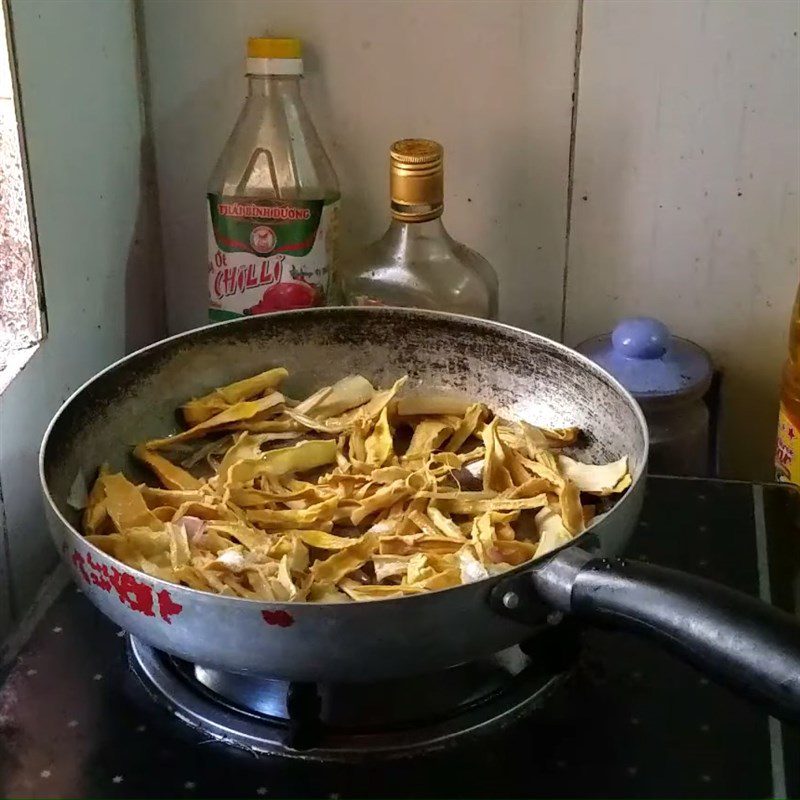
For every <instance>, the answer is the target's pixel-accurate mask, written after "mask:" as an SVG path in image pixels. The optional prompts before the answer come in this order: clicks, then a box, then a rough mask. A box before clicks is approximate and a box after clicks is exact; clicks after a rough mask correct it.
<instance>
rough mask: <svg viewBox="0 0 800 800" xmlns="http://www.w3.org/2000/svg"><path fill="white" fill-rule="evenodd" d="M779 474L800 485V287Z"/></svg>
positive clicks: (784, 385)
mask: <svg viewBox="0 0 800 800" xmlns="http://www.w3.org/2000/svg"><path fill="white" fill-rule="evenodd" d="M775 472H776V477H777V479H778V480H779V481H786V482H788V483H795V484H798V485H800V288H798V290H797V297H796V298H795V301H794V309H793V310H792V321H791V323H790V325H789V358H788V359H787V360H786V364H785V365H784V367H783V380H782V382H781V406H780V413H779V416H778V446H777V448H776V450H775Z"/></svg>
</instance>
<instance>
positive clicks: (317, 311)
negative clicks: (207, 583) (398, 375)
mask: <svg viewBox="0 0 800 800" xmlns="http://www.w3.org/2000/svg"><path fill="white" fill-rule="evenodd" d="M345 308H346V310H347V312H348V313H355V314H365V315H366V314H376V315H386V314H393V313H397V312H402V314H403V316H409V315H410V316H414V315H417V316H425V317H434V318H437V319H443V320H453V321H454V322H458V321H467V322H473V323H474V322H478V323H480V324H481V325H488V326H490V327H494V328H499V329H502V330H505V331H509V332H511V333H514V334H516V335H518V336H520V335H521V336H522V337H525V338H530V337H533V338H534V339H538V340H539V341H541V342H543V343H545V344H547V345H548V346H554V347H555V348H556V349H557V350H561V351H564V352H565V354H568V355H569V356H570V357H571V358H574V359H576V360H577V361H578V362H580V363H581V365H582V366H583V367H584V368H585V369H586V370H587V371H589V372H591V373H592V374H593V375H594V376H595V377H596V378H600V379H601V380H603V381H605V382H606V383H607V384H609V385H610V386H611V387H612V388H613V389H615V390H616V391H617V392H618V393H619V394H620V395H621V396H622V397H623V398H624V399H625V400H626V401H627V402H628V405H629V407H630V408H631V409H632V410H633V411H634V414H635V415H636V417H637V420H638V422H639V427H640V432H641V433H642V435H643V438H644V447H643V457H642V458H641V459H640V461H639V463H638V464H637V465H636V469H635V471H634V475H633V481H632V482H631V485H630V487H629V488H628V490H627V491H626V492H625V494H624V495H623V496H622V497H621V498H620V499H619V500H618V501H617V502H616V503H615V504H614V506H613V507H612V508H611V509H610V510H609V511H608V512H606V513H605V514H604V515H603V516H602V518H601V519H600V520H598V521H597V522H596V523H595V522H593V523H591V524H590V525H589V527H588V528H587V529H586V530H585V531H583V533H581V534H580V535H579V536H577V537H576V538H574V539H572V540H571V541H569V542H567V543H566V544H564V545H561V547H558V548H557V549H555V550H551V551H549V552H548V553H546V554H545V555H543V556H540V557H539V558H537V559H531V560H530V561H525V562H523V563H522V564H519V565H518V566H516V567H513V568H512V569H510V570H507V571H506V572H502V573H500V574H499V575H490V576H489V577H486V578H481V579H480V580H479V581H475V582H474V583H471V584H461V585H459V586H450V587H448V588H446V589H437V590H435V591H433V592H426V593H421V594H417V595H409V596H406V597H387V598H379V599H377V600H370V601H369V602H354V603H302V604H298V603H276V602H270V601H268V600H257V599H254V598H249V597H224V596H222V595H218V594H216V593H214V592H205V591H202V590H200V589H193V588H191V587H189V586H182V585H181V586H180V588H181V590H182V591H187V592H192V593H194V594H197V595H200V596H202V597H203V598H209V597H213V598H215V599H216V600H218V601H220V602H226V603H228V602H232V603H236V604H241V603H249V604H253V605H257V606H258V607H259V608H261V609H265V610H266V609H269V610H272V609H275V610H286V609H287V608H295V607H297V605H302V606H303V609H304V613H306V611H305V609H307V608H308V609H310V608H315V607H322V608H326V609H327V608H330V607H331V606H334V605H335V606H341V608H342V609H345V608H348V609H355V608H362V607H369V606H372V605H374V604H375V603H398V602H402V603H409V602H411V601H418V602H421V601H424V600H427V599H429V598H431V597H435V596H436V595H437V594H439V593H440V592H455V591H458V590H459V589H466V588H468V587H470V586H473V585H475V584H481V583H484V584H486V585H487V586H488V585H489V584H490V583H491V582H498V581H499V580H501V579H503V578H507V577H509V576H511V575H514V574H517V573H521V572H525V571H526V570H530V569H532V568H533V567H535V566H540V565H541V564H543V563H546V562H547V561H549V560H550V559H552V558H553V557H554V556H555V555H557V554H558V553H560V552H561V551H562V550H566V549H567V548H569V547H573V546H576V545H577V546H580V543H581V542H582V541H585V540H586V538H587V534H591V533H592V530H593V528H595V527H597V526H599V525H602V524H604V523H607V522H608V521H609V520H610V518H611V516H612V515H613V514H614V513H615V512H616V511H617V509H619V508H621V507H622V505H623V504H624V503H626V502H627V501H628V499H629V498H630V497H632V496H633V495H634V494H635V492H634V491H633V490H634V488H635V487H636V486H637V485H638V484H639V482H640V481H641V480H644V478H645V472H644V470H645V466H646V464H647V453H648V451H649V449H650V436H649V431H648V427H647V422H646V421H645V418H644V414H643V412H642V410H641V408H640V406H639V404H638V403H637V402H636V400H635V399H634V398H633V396H632V395H631V394H630V392H628V390H627V389H626V388H625V387H624V386H623V385H622V384H621V383H620V382H619V381H618V380H617V379H616V378H614V376H613V375H611V374H610V373H608V372H606V371H605V370H604V369H603V368H602V367H600V366H598V365H597V364H595V363H594V362H593V361H591V360H590V359H588V358H587V357H586V356H584V355H582V354H581V353H578V352H577V351H575V350H572V349H571V348H570V347H567V345H565V344H562V343H561V342H556V341H554V340H553V339H549V338H548V337H546V336H542V335H541V334H538V333H533V332H532V331H526V330H524V329H523V328H518V327H516V326H514V325H508V324H506V323H504V322H497V321H495V320H482V319H477V318H475V317H469V316H466V315H464V314H452V313H449V312H443V311H430V310H428V309H407V308H402V309H400V308H393V307H391V306H390V307H386V306H383V307H369V306H366V307H344V306H327V307H323V308H312V309H295V310H291V311H278V312H273V313H271V314H270V315H269V318H270V320H278V321H280V319H281V318H287V317H289V316H290V315H299V314H302V315H304V316H318V315H319V316H326V315H330V314H331V312H332V311H333V312H335V311H336V310H341V309H345ZM246 321H249V318H244V319H232V320H228V321H225V322H215V323H211V324H209V325H201V326H200V327H197V328H192V329H191V330H188V331H183V332H182V333H176V334H173V335H172V336H168V337H166V338H164V339H160V340H159V341H157V342H153V343H152V344H149V345H147V346H145V347H141V348H139V349H138V350H135V351H134V352H133V353H129V354H128V355H125V356H123V357H122V358H119V359H117V360H116V361H114V362H113V363H111V364H109V365H108V366H107V367H105V368H104V369H102V370H101V371H100V372H98V373H96V374H95V375H93V376H92V377H91V378H89V379H88V380H86V381H84V383H82V384H81V385H80V386H79V387H78V388H77V389H76V390H75V391H74V392H73V393H72V394H71V395H70V396H69V397H68V398H67V399H66V400H65V401H64V402H63V403H62V404H61V406H60V408H59V409H58V411H56V413H55V415H54V416H53V419H52V420H51V421H50V424H49V425H48V426H47V429H46V430H45V433H44V436H43V437H42V443H41V445H40V447H39V480H40V483H41V486H42V492H43V494H44V497H45V499H46V501H47V502H48V503H49V504H50V507H51V509H52V510H53V511H54V512H55V514H56V516H57V517H58V519H59V521H60V522H61V523H62V524H63V525H65V526H66V528H67V529H68V530H70V531H71V532H72V533H73V534H75V535H76V536H77V537H79V539H81V540H82V541H83V543H84V545H86V546H87V547H89V548H91V549H92V550H94V551H95V552H96V553H99V554H101V555H102V556H103V557H105V558H107V559H110V560H111V561H113V562H115V563H117V564H119V565H120V566H121V567H123V568H124V569H125V570H126V571H132V572H133V573H135V574H137V575H141V576H143V577H144V578H146V579H147V580H148V581H150V582H152V583H153V585H154V586H158V588H163V589H169V587H171V586H175V584H173V583H170V582H169V581H165V580H162V579H161V578H156V577H154V576H152V575H148V574H147V573H146V572H143V571H142V570H139V569H136V568H135V567H131V566H130V565H128V564H125V563H124V562H123V561H120V560H119V559H117V558H115V557H114V556H112V555H110V554H109V553H106V552H105V551H103V550H101V549H100V548H99V547H97V545H95V544H92V543H91V542H89V541H88V540H87V539H86V537H85V536H84V535H83V534H82V533H81V532H80V531H78V530H77V529H76V528H75V527H74V526H73V525H72V523H70V522H69V520H67V519H66V517H64V515H63V514H62V513H61V510H60V509H59V508H58V506H57V505H56V503H55V501H54V500H53V497H52V495H51V493H50V487H49V485H48V483H47V479H46V478H45V467H44V462H45V451H46V449H47V444H48V442H49V439H50V435H51V433H52V431H53V429H54V428H55V427H56V426H57V424H58V422H59V419H60V418H61V416H62V414H63V413H64V411H65V410H66V409H67V408H68V407H69V406H70V405H71V404H72V402H73V401H74V400H75V399H76V398H77V397H78V396H79V395H80V394H81V393H82V392H83V391H84V390H85V389H87V388H88V387H89V386H90V385H91V384H93V383H94V382H95V381H97V380H99V379H100V378H101V377H102V376H104V375H105V374H107V373H109V372H111V371H113V370H115V369H116V368H117V367H120V366H121V365H123V364H125V363H126V362H128V361H133V360H134V359H136V358H138V357H139V356H141V355H142V354H144V353H146V352H148V351H150V350H156V349H158V348H163V347H165V346H167V345H169V344H171V343H172V342H176V341H178V340H181V339H188V338H190V337H192V336H194V335H196V334H198V333H201V332H203V331H208V330H210V329H212V328H213V329H215V330H219V329H223V328H227V327H231V326H236V325H241V324H242V323H243V322H246ZM311 613H313V612H311ZM343 613H360V612H357V611H356V612H352V611H351V612H344V611H343Z"/></svg>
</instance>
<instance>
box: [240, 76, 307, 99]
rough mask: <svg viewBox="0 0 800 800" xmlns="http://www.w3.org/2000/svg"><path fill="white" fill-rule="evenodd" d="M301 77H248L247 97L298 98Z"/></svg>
mask: <svg viewBox="0 0 800 800" xmlns="http://www.w3.org/2000/svg"><path fill="white" fill-rule="evenodd" d="M302 77H303V76H302V75H248V76H247V96H248V97H285V98H287V99H288V98H292V99H299V98H300V80H301V78H302Z"/></svg>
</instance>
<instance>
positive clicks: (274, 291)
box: [208, 194, 339, 322]
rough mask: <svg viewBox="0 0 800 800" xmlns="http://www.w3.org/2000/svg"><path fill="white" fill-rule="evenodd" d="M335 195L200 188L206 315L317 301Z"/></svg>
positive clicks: (327, 270)
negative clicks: (228, 193) (229, 193)
mask: <svg viewBox="0 0 800 800" xmlns="http://www.w3.org/2000/svg"><path fill="white" fill-rule="evenodd" d="M338 208H339V204H338V202H332V201H326V200H292V201H280V200H254V199H252V198H243V197H220V196H219V195H216V194H209V195H208V291H209V316H210V318H211V321H212V322H217V321H220V320H225V319H233V318H235V317H240V316H246V315H250V314H265V313H268V312H270V311H285V310H288V309H292V308H309V307H311V306H321V305H324V304H325V297H326V294H327V291H328V280H329V277H330V274H331V272H332V269H333V259H334V253H335V249H336V237H337V233H338V230H337V227H338V226H337V221H338Z"/></svg>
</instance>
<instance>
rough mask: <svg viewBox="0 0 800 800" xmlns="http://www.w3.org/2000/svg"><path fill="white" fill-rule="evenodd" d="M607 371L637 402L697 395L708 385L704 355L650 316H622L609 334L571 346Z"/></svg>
mask: <svg viewBox="0 0 800 800" xmlns="http://www.w3.org/2000/svg"><path fill="white" fill-rule="evenodd" d="M575 349H576V350H578V352H580V353H583V354H584V355H585V356H588V357H589V358H591V359H592V361H594V362H595V363H597V364H599V365H600V366H601V367H603V369H605V370H607V371H608V372H610V373H611V374H612V375H613V376H614V377H615V378H616V379H617V380H618V381H619V382H620V383H621V384H622V385H623V386H624V387H625V388H626V389H627V390H628V391H629V392H630V393H631V394H632V395H633V396H634V397H636V398H638V399H655V398H675V399H678V398H679V397H681V396H683V395H686V396H688V395H698V396H699V395H702V394H703V393H704V392H705V391H706V389H708V386H709V384H710V382H711V375H712V372H713V367H712V365H711V358H710V357H709V355H708V353H707V352H706V351H705V350H704V349H703V348H702V347H700V346H699V345H697V344H695V343H694V342H690V341H689V340H688V339H681V338H680V337H678V336H672V335H671V334H670V332H669V329H668V328H667V326H666V325H664V323H663V322H660V321H659V320H657V319H653V318H652V317H628V318H626V319H623V320H621V321H620V322H619V323H618V324H617V327H616V328H614V330H613V332H612V333H610V334H608V333H606V334H603V335H602V336H596V337H594V338H592V339H587V340H586V341H584V342H581V343H580V344H579V345H578V346H577V347H576V348H575Z"/></svg>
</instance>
